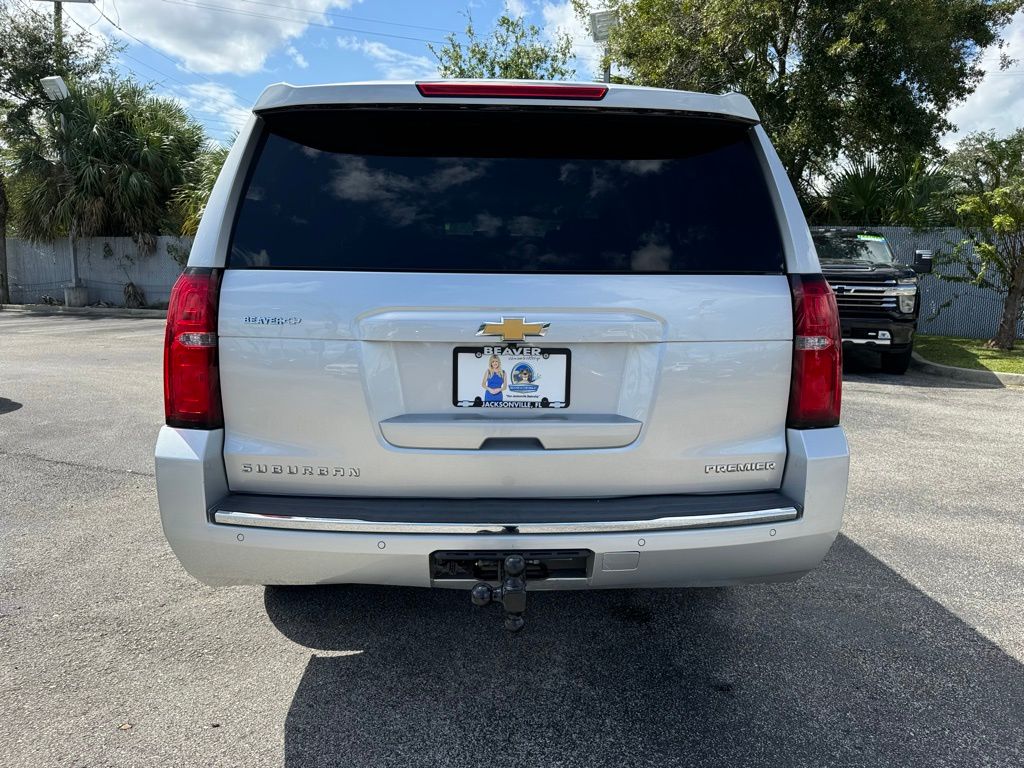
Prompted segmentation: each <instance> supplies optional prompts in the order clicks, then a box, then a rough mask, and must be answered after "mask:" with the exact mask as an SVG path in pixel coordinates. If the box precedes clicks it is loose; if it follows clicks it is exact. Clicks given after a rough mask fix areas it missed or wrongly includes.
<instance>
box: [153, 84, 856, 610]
mask: <svg viewBox="0 0 1024 768" xmlns="http://www.w3.org/2000/svg"><path fill="white" fill-rule="evenodd" d="M840 355H841V340H840V336H839V325H838V316H837V312H836V303H835V299H834V297H833V295H832V293H831V291H830V290H829V287H828V284H827V283H826V282H825V281H824V279H822V276H821V271H820V268H819V265H818V259H817V256H816V255H815V251H814V246H813V244H812V241H811V237H810V234H809V232H808V229H807V225H806V223H805V221H804V217H803V215H802V213H801V210H800V206H799V204H798V202H797V199H796V196H795V195H794V192H793V189H792V187H791V185H790V183H789V181H788V179H787V177H786V174H785V172H784V170H783V168H782V166H781V164H780V162H779V159H778V157H777V156H776V153H775V151H774V150H773V148H772V146H771V143H770V142H769V140H768V138H767V136H766V135H765V132H764V130H763V129H762V128H761V126H760V125H759V123H758V117H757V114H756V113H755V111H754V109H753V108H752V106H751V104H750V102H749V101H748V100H747V99H746V98H745V97H743V96H740V95H736V94H730V95H726V96H711V95H706V94H698V93H683V92H677V91H668V90H658V89H651V88H633V87H625V86H617V85H611V86H605V85H596V84H564V83H560V84H553V83H532V82H514V81H438V82H420V83H356V84H343V85H324V86H308V87H293V86H290V85H274V86H271V87H270V88H268V89H267V91H266V92H265V93H264V94H263V96H262V97H261V98H260V100H259V102H258V103H257V105H256V107H255V108H254V110H253V114H252V116H251V117H250V119H249V121H248V124H247V125H246V126H245V128H244V129H243V130H242V132H241V133H240V135H239V137H238V139H237V141H236V143H235V146H234V148H233V149H232V151H231V154H230V156H229V158H228V160H227V163H226V165H225V167H224V170H223V171H222V172H221V175H220V178H219V179H218V181H217V184H216V187H215V189H214V191H213V195H212V197H211V198H210V202H209V205H208V207H207V209H206V214H205V216H204V218H203V222H202V225H201V227H200V230H199V233H198V235H197V237H196V239H195V243H194V245H193V247H192V253H191V256H190V258H189V262H188V268H187V269H186V270H185V272H184V274H183V275H182V276H181V279H180V280H179V281H178V283H177V285H176V286H175V288H174V292H173V295H172V298H171V302H170V308H169V311H168V321H167V336H166V353H165V393H166V416H167V425H166V426H165V427H163V429H162V430H161V432H160V436H159V439H158V441H157V446H156V472H157V485H158V490H159V499H160V513H161V517H162V520H163V527H164V531H165V533H166V536H167V539H168V541H169V542H170V544H171V547H172V548H173V549H174V552H175V553H176V554H177V556H178V557H179V558H180V560H181V562H182V564H183V565H184V566H185V568H186V569H187V570H188V571H189V572H190V573H191V574H193V575H194V576H195V577H197V578H198V579H200V580H202V581H203V582H206V583H207V584H214V585H224V584H322V583H369V584H394V585H404V586H420V587H431V586H433V587H452V588H463V589H470V590H471V594H472V596H473V599H474V601H475V602H477V603H481V604H482V603H486V602H500V603H502V604H503V605H504V607H505V609H506V612H507V614H508V615H507V619H508V624H509V626H510V627H511V628H516V627H517V626H521V624H522V619H521V616H522V610H523V609H524V608H525V591H524V590H533V589H538V590H543V589H548V590H550V589H589V588H615V587H684V586H709V585H726V584H738V583H745V582H763V581H776V580H785V579H793V578H796V577H798V576H800V575H801V574H803V573H805V572H807V571H808V570H810V569H812V568H814V567H815V566H816V565H817V564H818V563H819V562H820V561H821V560H822V558H823V557H824V556H825V554H826V552H827V551H828V549H829V547H830V545H831V544H832V541H833V540H834V539H835V537H836V534H837V532H838V531H839V527H840V523H841V520H842V513H843V503H844V499H845V495H846V484H847V473H848V463H849V462H848V460H849V455H848V448H847V443H846V439H845V436H844V434H843V431H842V429H841V428H840V427H839V402H840V381H841V360H840Z"/></svg>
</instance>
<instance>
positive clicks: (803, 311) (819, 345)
mask: <svg viewBox="0 0 1024 768" xmlns="http://www.w3.org/2000/svg"><path fill="white" fill-rule="evenodd" d="M789 286H790V291H791V293H792V296H793V377H792V380H791V382H790V390H789V415H788V417H787V419H786V426H787V427H789V428H790V429H817V428H820V427H834V426H836V425H838V424H839V413H840V406H841V402H842V387H843V340H842V336H841V334H840V326H839V308H838V306H837V305H836V297H835V294H834V293H833V292H832V288H831V287H830V286H829V284H828V281H826V280H825V278H824V277H823V276H822V275H820V274H811V275H790V276H789Z"/></svg>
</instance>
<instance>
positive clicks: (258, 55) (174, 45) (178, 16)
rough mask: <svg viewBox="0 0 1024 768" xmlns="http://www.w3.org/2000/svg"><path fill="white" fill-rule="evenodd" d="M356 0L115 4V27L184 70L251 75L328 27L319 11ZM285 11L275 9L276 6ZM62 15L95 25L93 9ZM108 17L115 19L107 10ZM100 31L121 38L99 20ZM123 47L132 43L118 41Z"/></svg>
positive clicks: (130, 0) (127, 0)
mask: <svg viewBox="0 0 1024 768" xmlns="http://www.w3.org/2000/svg"><path fill="white" fill-rule="evenodd" d="M355 2H357V0H275V4H274V6H272V7H271V6H265V5H255V4H253V3H249V2H245V0H217V3H216V6H217V7H218V8H221V9H223V10H214V9H213V8H212V7H210V6H213V5H214V4H213V3H211V2H202V3H201V4H202V5H203V6H205V7H197V6H196V5H193V4H190V3H189V2H188V1H187V0H168V2H159V0H120V1H119V2H118V3H117V10H118V11H119V14H120V25H121V26H122V27H123V28H124V29H125V30H126V31H128V32H130V33H131V34H132V35H135V36H136V37H138V38H139V39H140V40H144V41H145V42H146V43H148V44H149V45H152V46H153V47H155V48H158V49H159V50H161V51H163V52H165V53H167V54H168V55H170V56H172V57H175V58H177V59H181V60H182V61H184V63H185V66H186V67H188V68H189V69H192V70H195V71H197V72H203V73H209V74H223V73H233V74H251V73H253V72H258V71H259V70H260V69H262V68H263V64H264V62H265V61H266V59H267V57H268V56H269V55H270V54H271V53H272V52H273V51H275V50H279V49H280V48H281V47H282V46H283V45H285V44H286V43H287V42H288V41H290V40H293V39H295V38H297V37H300V36H301V35H302V34H303V33H304V32H305V31H306V30H307V29H308V28H309V24H310V23H316V24H329V23H330V17H327V16H324V15H323V12H324V11H327V10H330V9H332V8H342V9H344V8H351V7H352V5H353V4H354V3H355ZM279 5H280V6H287V8H284V7H278V6H279ZM64 12H65V13H69V14H71V15H73V16H74V18H75V19H76V20H77V21H79V22H81V23H82V24H83V25H85V26H88V25H91V24H93V23H94V22H95V21H96V20H97V10H96V8H93V7H89V6H82V7H76V6H75V5H74V4H72V3H67V4H65V6H64ZM107 15H109V16H111V17H112V18H114V19H115V21H116V20H117V18H116V17H114V16H113V15H112V14H111V13H110V12H109V11H108V12H107ZM94 29H95V30H100V29H105V30H107V31H109V32H110V34H112V35H115V36H119V37H123V36H122V35H121V33H119V32H117V31H116V30H110V27H109V25H108V24H107V23H106V22H104V21H100V22H99V23H98V24H97V25H96V26H95V27H94ZM123 39H124V40H125V42H127V43H129V44H130V45H135V44H136V43H135V41H134V40H132V39H131V38H128V37H123Z"/></svg>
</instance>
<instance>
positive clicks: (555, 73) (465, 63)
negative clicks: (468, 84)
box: [427, 11, 576, 80]
mask: <svg viewBox="0 0 1024 768" xmlns="http://www.w3.org/2000/svg"><path fill="white" fill-rule="evenodd" d="M445 39H446V40H447V42H446V43H445V44H444V45H443V46H441V48H440V49H436V48H434V46H433V45H432V44H429V43H428V44H427V47H428V48H429V49H430V52H431V53H432V54H434V56H435V58H437V63H438V73H439V74H440V75H441V77H491V78H508V79H522V80H567V79H570V78H572V77H574V76H575V75H576V70H575V69H573V68H572V67H571V66H570V65H569V60H570V59H571V58H572V40H571V39H570V38H569V36H568V35H565V34H558V35H556V37H555V39H554V40H553V41H552V42H550V43H549V42H546V41H545V40H543V38H542V37H541V31H540V29H538V28H537V27H536V26H535V25H533V24H527V23H526V22H525V21H523V19H522V17H515V18H513V17H512V16H510V15H509V14H508V12H507V11H506V12H505V13H503V14H502V15H501V16H500V17H499V18H498V20H497V22H495V26H494V29H493V30H491V34H490V36H489V37H487V38H482V37H479V36H478V35H477V32H476V28H475V27H474V26H473V19H472V18H471V17H468V20H467V23H466V43H465V45H463V44H462V42H460V41H459V39H458V37H457V36H456V35H455V34H454V33H452V34H449V35H448V36H447V38H445Z"/></svg>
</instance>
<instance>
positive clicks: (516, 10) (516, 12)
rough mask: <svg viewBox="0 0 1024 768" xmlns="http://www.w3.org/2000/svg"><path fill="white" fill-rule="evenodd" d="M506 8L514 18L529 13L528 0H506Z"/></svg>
mask: <svg viewBox="0 0 1024 768" xmlns="http://www.w3.org/2000/svg"><path fill="white" fill-rule="evenodd" d="M505 8H506V10H507V11H508V13H509V16H511V17H512V18H516V17H517V16H525V15H526V14H527V8H526V0H505Z"/></svg>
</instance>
